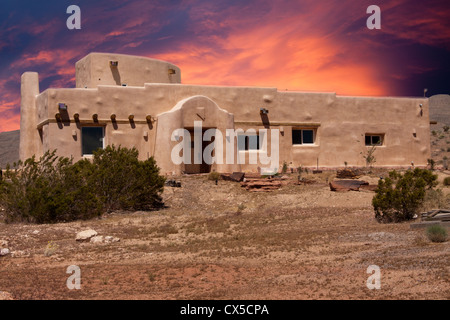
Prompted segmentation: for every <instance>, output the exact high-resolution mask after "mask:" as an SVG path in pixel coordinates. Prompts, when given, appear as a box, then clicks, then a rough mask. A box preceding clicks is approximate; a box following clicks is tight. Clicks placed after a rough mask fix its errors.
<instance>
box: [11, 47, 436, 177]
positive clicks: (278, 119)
mask: <svg viewBox="0 0 450 320" xmlns="http://www.w3.org/2000/svg"><path fill="white" fill-rule="evenodd" d="M21 96H22V100H21V121H20V158H21V160H24V159H26V158H29V157H31V156H32V155H36V156H38V157H39V156H41V155H42V154H43V153H44V152H45V151H47V150H53V149H56V150H57V154H58V155H61V156H67V157H73V158H74V161H77V160H79V159H81V158H83V157H91V156H92V153H93V150H95V149H96V148H102V147H104V146H106V145H112V144H114V145H116V146H119V145H121V146H123V147H136V148H137V150H138V151H139V157H140V158H141V159H147V158H148V157H151V156H154V157H155V159H156V161H157V164H158V166H159V167H160V168H161V172H162V173H164V174H180V173H183V172H185V173H204V172H209V171H212V170H215V171H218V172H234V171H244V172H256V171H257V170H258V168H263V169H264V168H265V165H264V164H261V163H259V162H258V163H257V164H249V161H245V163H241V164H238V163H236V162H237V161H234V162H232V163H227V161H225V160H224V161H217V162H222V164H221V163H213V164H212V165H208V164H206V163H201V164H186V163H181V164H176V163H174V161H172V158H171V153H172V151H173V150H174V148H175V146H176V145H178V144H179V142H177V141H173V140H174V139H173V133H174V130H176V129H179V128H184V129H186V130H188V131H189V133H191V134H192V133H193V127H194V121H200V123H201V124H202V128H203V130H205V129H215V130H220V131H221V132H222V133H223V142H224V145H225V143H226V137H225V132H226V129H243V130H244V131H247V130H248V129H251V128H253V129H255V130H256V132H257V133H256V134H254V135H252V134H248V136H247V137H245V136H243V137H242V138H243V139H244V140H242V141H244V143H243V145H239V144H238V143H236V144H235V145H234V148H235V150H234V151H235V154H236V156H237V154H239V155H245V156H247V157H248V155H249V154H251V153H265V154H267V153H270V150H271V140H272V139H273V138H271V137H268V138H269V139H268V145H267V146H266V147H265V148H264V147H263V144H262V140H261V137H260V136H259V135H258V132H259V131H258V130H259V129H278V130H279V132H278V135H279V136H278V141H279V167H278V169H281V166H282V165H283V163H284V162H286V164H287V165H288V166H289V167H292V168H296V167H299V166H303V167H311V168H316V166H318V167H319V168H321V169H326V168H336V167H343V166H344V165H348V166H359V167H363V166H365V165H366V163H365V159H364V157H363V155H365V154H367V151H368V150H369V149H370V148H372V146H374V145H375V146H376V150H375V157H376V163H375V165H376V166H382V167H408V166H410V165H411V163H414V165H415V166H426V165H427V159H428V158H430V122H429V108H428V99H427V98H392V97H350V96H337V95H336V94H335V93H310V92H291V91H289V92H288V91H277V89H276V88H260V87H230V86H203V85H186V84H182V83H181V72H180V69H179V68H178V67H177V66H175V65H173V64H171V63H168V62H164V61H159V60H154V59H149V58H145V57H136V56H129V55H122V54H107V53H91V54H89V55H87V56H86V57H84V58H83V59H81V60H80V61H78V62H77V63H76V88H62V89H56V88H49V89H47V90H45V91H44V92H39V79H38V74H37V73H35V72H26V73H24V74H23V75H22V79H21ZM269 132H270V130H269ZM245 139H247V140H245ZM252 139H253V140H252ZM238 140H239V138H238ZM178 141H182V140H178ZM250 141H256V146H255V145H253V146H252V144H251V143H249V142H250ZM209 143H210V142H209ZM206 145H207V143H203V144H202V145H201V147H200V151H203V150H204V148H205V147H206ZM191 147H192V150H193V151H194V143H191ZM196 150H197V152H198V148H197V149H196ZM183 152H184V151H183ZM236 156H235V157H236ZM223 157H225V153H224V155H223ZM246 159H247V158H246ZM258 161H259V160H258Z"/></svg>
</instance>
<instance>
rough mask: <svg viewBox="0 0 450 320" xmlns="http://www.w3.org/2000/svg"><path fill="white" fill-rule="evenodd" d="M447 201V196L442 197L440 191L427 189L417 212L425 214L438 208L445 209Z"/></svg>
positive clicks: (442, 194)
mask: <svg viewBox="0 0 450 320" xmlns="http://www.w3.org/2000/svg"><path fill="white" fill-rule="evenodd" d="M449 200H450V198H449V196H446V195H444V193H443V192H442V190H441V189H427V190H425V196H424V198H423V201H422V204H421V205H420V208H419V211H420V212H425V211H430V210H433V209H438V208H447V207H448V205H449Z"/></svg>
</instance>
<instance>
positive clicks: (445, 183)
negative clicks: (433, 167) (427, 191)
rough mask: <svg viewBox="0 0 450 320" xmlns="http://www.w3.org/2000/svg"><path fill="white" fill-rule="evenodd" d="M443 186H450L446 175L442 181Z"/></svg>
mask: <svg viewBox="0 0 450 320" xmlns="http://www.w3.org/2000/svg"><path fill="white" fill-rule="evenodd" d="M443 183H444V186H450V177H446V178H445V179H444V181H443Z"/></svg>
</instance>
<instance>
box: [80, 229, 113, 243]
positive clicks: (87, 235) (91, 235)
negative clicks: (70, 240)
mask: <svg viewBox="0 0 450 320" xmlns="http://www.w3.org/2000/svg"><path fill="white" fill-rule="evenodd" d="M75 240H76V241H78V242H91V243H112V242H119V241H120V239H119V238H116V237H113V236H105V237H104V236H99V235H98V233H97V231H95V230H93V229H88V230H84V231H81V232H78V233H77V236H76V238H75Z"/></svg>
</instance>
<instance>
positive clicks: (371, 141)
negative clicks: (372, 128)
mask: <svg viewBox="0 0 450 320" xmlns="http://www.w3.org/2000/svg"><path fill="white" fill-rule="evenodd" d="M382 144H383V135H382V134H366V146H381V145H382Z"/></svg>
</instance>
